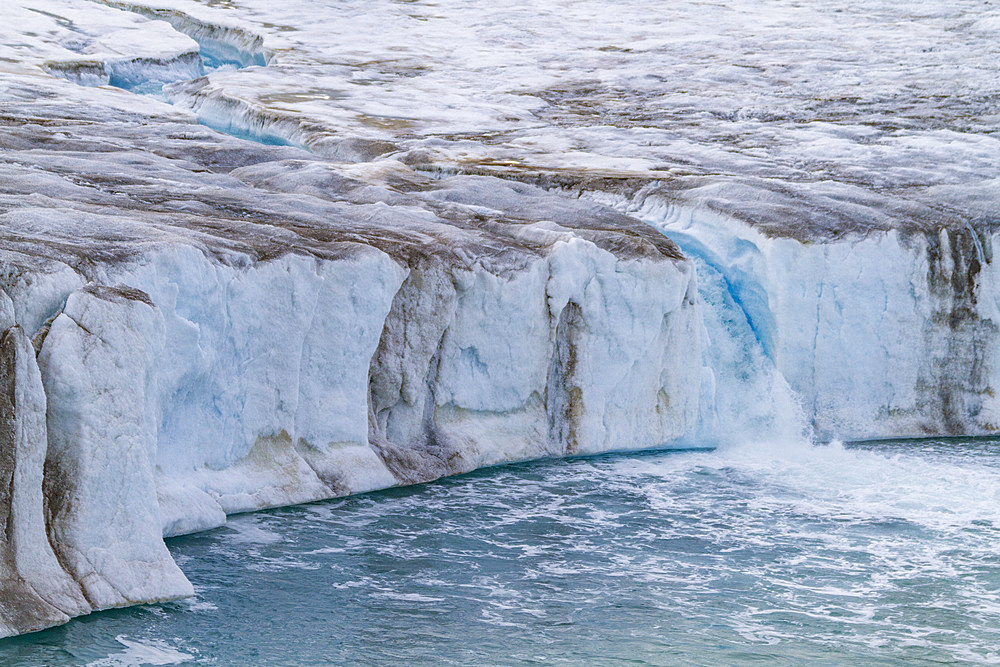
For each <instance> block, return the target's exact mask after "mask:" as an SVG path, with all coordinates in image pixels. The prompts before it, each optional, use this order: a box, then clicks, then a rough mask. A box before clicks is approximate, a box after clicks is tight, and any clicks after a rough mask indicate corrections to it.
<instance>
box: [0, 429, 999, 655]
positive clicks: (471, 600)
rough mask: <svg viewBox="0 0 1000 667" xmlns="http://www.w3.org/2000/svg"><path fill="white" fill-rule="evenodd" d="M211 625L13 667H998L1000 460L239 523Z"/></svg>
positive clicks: (205, 552) (829, 461) (103, 619)
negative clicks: (968, 665)
mask: <svg viewBox="0 0 1000 667" xmlns="http://www.w3.org/2000/svg"><path fill="white" fill-rule="evenodd" d="M169 546H170V549H171V551H172V552H173V554H174V556H175V557H176V558H177V560H178V562H179V563H180V565H181V567H182V568H183V569H184V570H185V572H186V573H187V575H188V576H189V577H190V579H191V581H192V582H193V583H194V584H195V587H196V589H197V590H198V597H197V598H196V599H195V600H193V601H188V602H181V603H170V604H163V605H149V606H144V607H139V608H133V609H124V610H115V611H110V612H104V613H99V614H95V615H92V616H89V617H85V618H80V619H77V620H74V621H72V622H70V623H69V624H68V625H66V626H64V627H60V628H55V629H51V630H47V631H45V632H42V633H38V634H34V635H28V636H24V637H18V638H14V639H12V640H7V641H6V642H5V643H4V644H3V645H2V646H0V660H2V662H3V664H5V665H19V664H32V665H35V664H46V665H69V664H89V665H137V664H152V665H168V664H210V665H248V664H255V665H256V664H269V665H318V664H329V663H358V662H360V663H376V662H378V663H395V664H414V663H420V664H457V663H464V664H467V663H478V664H515V663H517V664H523V663H528V664H531V663H544V664H549V663H569V664H574V663H575V664H583V663H586V664H612V663H614V664H621V663H631V664H657V665H659V664H691V665H701V664H705V665H709V664H712V665H715V664H733V663H750V662H766V663H768V664H806V663H808V664H824V663H825V664H845V663H853V664H859V663H863V664H902V663H905V664H938V663H941V662H961V661H972V662H983V663H1000V442H997V441H983V440H954V441H940V440H933V441H932V440H928V441H922V442H913V441H910V442H884V443H876V444H864V445H854V446H847V447H844V446H841V445H838V444H833V445H827V446H818V447H804V446H802V447H791V446H790V447H775V446H770V447H768V446H760V445H757V446H750V445H747V446H745V447H742V448H730V449H727V450H717V451H713V452H704V451H703V452H673V453H667V452H663V453H654V454H620V455H612V456H605V457H598V458H590V459H574V460H566V461H543V462H536V463H529V464H522V465H516V466H509V467H504V468H498V469H492V470H487V471H482V472H477V473H473V474H470V475H465V476H463V477H458V478H453V479H447V480H443V481H439V482H435V483H432V484H425V485H421V486H415V487H410V488H403V489H393V490H389V491H383V492H378V493H373V494H368V495H363V496H355V497H349V498H344V499H340V500H335V501H329V502H323V503H317V504H312V505H306V506H301V507H293V508H287V509H280V510H273V511H269V512H262V513H259V514H253V515H243V516H239V517H233V518H232V519H231V521H230V523H229V525H228V526H226V527H224V528H220V529H217V530H214V531H210V532H206V533H202V534H198V535H192V536H187V537H182V538H177V539H174V540H171V541H169Z"/></svg>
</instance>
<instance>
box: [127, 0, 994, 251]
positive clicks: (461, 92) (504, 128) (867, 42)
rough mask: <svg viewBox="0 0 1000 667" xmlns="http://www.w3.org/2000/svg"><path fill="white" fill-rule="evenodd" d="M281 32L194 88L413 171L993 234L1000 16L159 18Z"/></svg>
mask: <svg viewBox="0 0 1000 667" xmlns="http://www.w3.org/2000/svg"><path fill="white" fill-rule="evenodd" d="M129 4H132V5H135V4H153V5H154V6H156V7H160V8H164V7H169V8H172V9H173V10H174V11H177V12H187V13H188V14H190V15H192V16H196V17H198V18H199V19H200V20H203V21H204V20H208V21H216V22H219V23H226V22H229V23H233V22H241V23H242V24H243V25H246V26H249V27H250V28H251V29H252V30H254V31H256V32H257V33H259V34H261V35H263V37H264V40H263V44H264V47H266V48H267V50H268V53H269V55H271V56H273V57H272V58H271V60H270V66H269V67H267V68H249V69H244V70H240V71H235V72H218V73H215V74H213V75H212V76H210V77H208V78H206V79H199V80H197V81H195V82H193V83H191V84H189V85H186V86H180V87H179V90H177V91H175V95H176V98H177V101H178V102H180V103H181V104H189V105H191V106H193V107H202V106H203V105H205V104H208V105H209V106H210V103H211V102H212V101H213V100H214V101H215V102H219V101H221V100H233V99H238V100H242V101H243V102H245V103H248V104H250V105H251V106H252V107H253V108H254V109H255V110H257V111H258V112H261V113H265V114H268V115H269V116H270V117H272V118H290V119H292V120H293V121H294V122H295V123H297V124H298V127H299V129H300V130H301V135H302V136H303V137H304V143H306V144H307V145H310V146H311V147H313V148H314V149H315V150H317V151H319V152H322V151H323V150H324V148H325V147H326V148H328V145H327V144H328V143H329V142H330V136H329V135H330V134H331V132H335V133H336V134H338V136H343V135H345V134H347V135H351V136H355V137H362V138H365V139H367V140H371V141H376V142H386V143H387V146H386V147H385V148H384V149H381V150H385V151H387V152H390V153H395V154H396V156H397V157H401V158H402V159H404V160H405V161H407V162H408V163H410V164H417V165H422V164H430V165H445V166H450V167H457V168H459V169H462V170H466V171H468V172H472V173H500V174H504V175H506V176H509V177H512V178H518V179H523V180H529V181H541V182H543V183H546V184H557V185H566V186H570V187H582V188H597V189H611V190H615V191H621V192H624V193H626V194H633V193H635V192H636V191H637V190H639V189H640V188H642V187H643V186H646V190H645V191H646V192H648V191H656V192H658V193H659V194H661V195H663V196H666V197H668V198H670V199H672V200H674V201H679V202H681V203H686V204H692V205H701V206H707V207H710V208H713V209H715V210H719V211H721V212H724V213H727V214H730V215H734V216H736V217H739V218H742V219H744V220H746V221H748V222H750V223H752V224H754V225H756V226H758V227H759V228H761V229H762V231H765V232H767V233H772V234H778V235H786V234H789V235H793V236H798V237H800V238H813V237H822V238H829V237H838V236H841V235H843V234H844V233H851V232H865V231H867V230H870V229H886V228H893V227H903V228H907V227H912V228H916V229H926V228H934V227H936V226H938V225H955V226H967V225H970V224H971V225H974V226H977V227H993V226H995V225H996V223H997V222H998V221H1000V218H998V216H997V213H996V206H995V204H996V202H997V201H998V200H1000V135H998V124H1000V115H998V109H1000V107H998V101H1000V69H998V68H997V67H996V63H997V62H998V61H1000V39H998V36H1000V35H998V33H1000V4H998V3H996V2H992V1H990V2H982V1H980V0H975V1H974V0H948V1H940V0H923V1H917V2H906V3H900V2H890V1H885V0H874V1H872V0H833V1H832V2H825V3H801V2H797V1H794V0H768V1H764V0H738V1H727V2H722V1H719V2H700V1H694V0H688V1H684V2H670V3H663V2H649V1H647V0H628V1H626V2H610V1H609V0H582V1H579V0H555V1H553V2H546V3H534V4H531V3H528V4H525V3H516V2H510V1H507V0H500V1H498V2H483V1H482V0H468V1H463V2H434V1H417V2H397V1H394V0H375V1H368V0H346V1H343V0H337V1H336V2H333V1H330V0H326V1H320V2H316V1H313V0H289V1H287V2H282V3H274V2H271V1H270V0H225V1H224V2H220V1H218V0H160V2H156V3H152V0H141V2H139V3H129Z"/></svg>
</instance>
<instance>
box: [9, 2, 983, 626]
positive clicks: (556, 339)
mask: <svg viewBox="0 0 1000 667" xmlns="http://www.w3.org/2000/svg"><path fill="white" fill-rule="evenodd" d="M556 4H557V5H558V10H559V12H561V13H560V14H559V15H558V20H557V18H556V17H557V15H556V14H551V13H548V12H547V11H541V10H535V12H536V13H535V14H533V15H532V16H530V17H529V18H528V19H526V18H525V17H523V16H520V17H519V16H515V15H516V14H518V12H519V11H527V10H518V9H517V8H514V7H511V6H508V5H506V4H504V3H498V4H497V5H496V7H493V8H491V9H490V10H489V11H486V12H482V11H479V10H476V9H470V8H466V7H462V8H452V9H451V10H450V11H451V12H452V14H451V15H450V16H449V17H448V20H447V21H445V22H442V21H439V20H437V19H439V18H441V17H438V16H436V15H434V14H433V12H432V11H431V9H429V8H426V7H423V6H416V5H414V6H413V7H411V8H410V10H409V11H412V12H415V14H414V16H416V19H419V20H416V19H414V16H410V15H407V14H401V13H399V12H400V11H401V10H399V9H398V8H396V7H395V6H394V5H392V3H382V2H379V3H374V5H371V3H360V2H351V3H343V6H342V7H339V8H338V9H337V11H336V12H331V13H329V14H328V15H324V16H323V17H320V18H317V17H315V16H314V12H313V11H312V10H311V9H310V5H309V3H290V4H289V6H287V7H286V6H282V7H277V8H276V7H272V6H271V4H270V3H267V2H265V1H264V0H246V2H241V3H235V4H232V3H224V4H223V5H222V6H221V7H220V6H213V3H208V5H206V4H203V3H199V2H196V1H195V0H162V1H161V2H151V1H146V0H144V1H143V2H121V1H118V0H108V1H107V2H90V1H87V0H70V1H66V2H56V1H55V0H17V1H16V2H15V3H14V4H13V6H12V7H11V15H12V17H13V18H12V20H11V21H9V22H8V23H7V24H6V26H5V27H3V28H0V35H2V36H3V39H2V40H0V72H2V77H0V234H2V243H0V290H2V291H0V335H2V336H3V337H2V339H0V363H2V364H3V374H2V376H3V377H4V381H5V382H6V387H7V391H6V393H5V394H4V396H5V399H4V403H3V410H4V411H5V415H6V417H5V419H4V421H3V424H4V430H3V434H2V435H3V442H4V446H3V448H2V450H0V456H2V457H3V460H4V465H3V466H2V468H0V469H2V470H3V471H4V474H5V476H6V479H7V483H6V484H4V485H0V488H3V489H4V495H3V499H2V500H0V506H2V507H4V508H6V511H7V515H8V517H9V520H8V531H7V533H6V534H5V536H4V537H3V538H2V541H0V550H2V553H3V556H4V558H3V567H4V570H3V575H2V577H0V585H2V586H3V587H4V588H3V593H2V595H0V600H2V604H0V635H3V636H5V635H11V634H18V633H23V632H28V631H32V630H37V629H41V628H44V627H49V626H52V625H56V624H59V623H64V622H66V621H67V620H68V619H69V618H71V617H74V616H79V615H82V614H85V613H89V612H90V611H93V610H98V609H107V608H111V607H118V606H124V605H129V604H138V603H143V602H151V601H157V600H165V599H176V598H183V597H187V596H190V595H192V594H193V590H194V589H193V587H192V585H191V583H190V582H189V581H188V580H187V579H186V577H185V576H184V574H183V573H182V572H181V570H180V569H179V568H178V566H177V564H176V563H174V561H173V559H172V558H171V556H170V553H169V551H168V550H167V548H166V546H165V544H164V542H163V538H164V537H165V536H173V535H181V534H186V533H190V532H194V531H199V530H205V529H209V528H213V527H216V526H220V525H223V524H224V523H225V522H226V516H227V515H229V514H233V513H239V512H247V511H253V510H257V509H262V508H268V507H276V506H281V505H288V504H295V503H304V502H309V501H314V500H320V499H326V498H331V497H336V496H341V495H346V494H352V493H362V492H366V491H371V490H375V489H381V488H386V487H391V486H395V485H401V484H413V483H418V482H423V481H428V480H433V479H437V478H440V477H442V476H446V475H453V474H459V473H463V472H468V471H471V470H474V469H476V468H481V467H485V466H492V465H497V464H501V463H506V462H512V461H522V460H527V459H533V458H540V457H551V456H566V455H586V454H595V453H600V452H606V451H613V450H620V449H643V448H659V447H712V446H719V447H725V446H727V445H729V444H732V443H735V442H745V441H747V440H750V441H761V442H764V441H769V442H773V441H780V442H801V441H804V440H807V439H809V438H816V439H821V440H822V439H833V438H839V439H863V438H878V437H889V436H906V435H913V436H919V435H927V434H971V435H979V434H995V433H997V432H998V430H1000V404H998V399H997V396H996V391H995V388H996V387H997V386H1000V364H998V363H997V360H996V359H995V356H996V355H995V352H994V351H995V349H996V347H997V345H998V342H1000V339H998V322H1000V319H998V318H1000V295H998V294H997V292H996V289H997V287H996V286H997V285H998V280H1000V276H998V275H996V271H997V269H996V268H995V265H994V263H993V250H992V249H993V246H994V239H995V237H996V235H997V233H998V231H997V230H998V229H1000V225H997V221H998V219H997V218H996V207H995V204H996V202H997V201H998V200H1000V197H998V195H1000V180H998V179H997V176H996V174H997V173H1000V171H998V168H1000V162H998V157H997V156H1000V151H998V150H997V149H998V148H1000V145H998V143H997V142H998V138H997V136H996V133H995V132H994V131H991V130H990V129H989V127H990V126H989V121H990V118H992V116H990V113H991V112H990V107H989V104H987V103H986V102H983V100H989V99H992V98H991V97H990V95H994V94H996V92H997V91H998V90H1000V84H997V82H996V77H995V72H994V73H993V74H990V73H988V72H989V71H992V70H989V68H987V67H985V66H982V64H983V63H987V64H988V63H989V62H990V60H989V59H990V58H992V57H994V55H995V51H996V45H995V44H994V43H993V42H991V41H990V35H992V34H993V32H992V31H994V29H995V24H994V23H991V22H990V21H991V19H990V17H989V16H985V17H980V18H979V19H978V20H977V22H975V23H974V24H973V25H972V26H971V27H970V28H969V34H971V35H972V38H969V39H964V38H963V39H959V38H958V37H954V36H951V37H949V36H948V35H949V34H950V33H949V32H948V30H949V27H950V26H951V25H952V24H953V22H954V21H955V20H957V19H956V16H964V14H963V12H964V11H965V9H966V8H965V6H964V4H963V3H953V4H952V5H949V6H948V7H947V8H943V9H940V11H938V12H937V13H934V12H925V13H921V12H922V10H920V9H919V8H916V9H911V10H901V9H894V10H891V11H896V12H900V11H904V12H905V11H911V12H914V14H915V15H914V16H913V17H911V18H913V22H912V25H910V27H907V25H904V24H905V22H901V24H900V25H898V26H897V25H895V24H893V26H894V27H893V28H892V30H891V31H890V38H889V39H886V40H885V41H884V42H883V45H884V49H885V53H883V54H882V55H881V57H880V58H879V59H876V62H874V63H863V64H865V65H869V66H871V68H872V69H871V70H870V72H869V74H870V73H871V72H874V74H871V79H872V80H867V79H864V78H862V77H860V74H859V71H860V70H859V69H858V66H859V63H858V62H856V61H854V60H850V59H847V60H845V61H844V63H846V64H842V65H841V66H840V69H839V70H838V73H839V76H840V78H839V79H835V80H833V81H827V82H826V84H825V87H823V88H822V89H817V87H816V85H817V84H815V83H812V81H813V79H812V78H811V77H814V76H815V75H816V74H817V73H818V72H820V71H824V70H823V69H822V68H819V69H817V68H818V67H819V66H818V65H816V63H817V62H825V58H827V57H828V56H829V55H830V54H829V53H827V52H825V51H823V49H824V48H829V47H828V45H827V46H824V44H822V43H818V42H813V41H810V40H809V39H808V35H804V34H803V33H802V29H801V28H800V27H798V26H803V25H806V26H808V29H809V30H812V31H816V30H819V31H827V32H829V33H830V34H837V35H840V34H841V33H840V31H839V26H840V24H839V23H837V21H838V20H840V19H838V18H837V17H835V16H833V15H832V14H830V13H828V12H827V11H826V10H820V9H809V8H803V7H799V6H798V5H797V4H796V3H792V2H780V3H777V4H776V5H775V7H774V8H773V11H772V12H771V13H770V14H768V15H767V16H766V17H765V19H766V20H764V21H763V22H762V23H761V24H760V26H759V29H760V35H757V36H754V37H752V38H750V37H746V38H745V40H746V41H745V42H744V43H743V44H742V46H741V48H742V49H743V51H742V52H741V53H742V56H741V57H742V58H743V60H742V61H740V62H739V63H737V64H736V65H733V64H731V63H721V64H720V63H719V62H717V60H716V58H715V57H714V56H712V55H706V54H710V53H711V52H712V50H713V48H715V47H719V46H720V44H722V43H725V40H727V39H728V38H729V37H732V36H733V35H738V34H742V33H741V32H740V31H741V29H742V28H741V26H742V25H743V22H744V21H745V19H746V15H745V12H746V11H747V10H745V9H744V10H732V11H729V10H727V11H725V12H723V11H722V10H718V12H722V13H721V14H720V13H715V14H713V13H712V12H709V11H707V10H704V11H703V10H698V9H696V8H694V7H693V5H691V4H689V3H679V4H678V5H677V6H676V7H673V8H667V9H664V10H663V12H662V14H660V15H657V16H656V17H654V18H655V20H654V21H648V20H646V19H648V18H649V16H648V14H647V13H646V10H645V9H643V8H641V7H638V6H636V7H633V6H631V5H629V6H627V7H624V8H623V9H622V14H621V16H619V17H617V18H616V19H615V20H616V21H617V23H616V24H615V27H616V31H617V32H616V34H617V35H618V38H619V40H620V42H621V44H624V43H628V44H631V45H632V46H631V47H629V48H625V47H624V46H621V44H618V43H616V44H608V43H605V42H606V41H607V40H608V37H607V36H606V35H604V34H603V33H601V32H600V31H594V30H593V29H592V25H593V22H594V20H595V17H600V16H601V15H600V13H599V11H598V6H597V5H596V4H594V3H566V2H560V3H556ZM856 4H857V3H853V2H850V1H848V0H843V1H842V2H840V3H839V5H843V6H844V7H840V8H841V9H843V8H845V7H846V8H847V9H852V8H856ZM839 5H838V6H839ZM373 7H374V8H373ZM880 7H881V5H880ZM552 11H555V10H552ZM830 11H831V12H832V11H833V10H830ZM880 11H884V12H889V13H891V11H890V10H888V9H885V8H882V9H880ZM425 14H426V15H425ZM875 14H878V12H876V13H875ZM994 18H996V17H994ZM411 19H412V20H411ZM793 19H794V20H793ZM853 20H854V22H855V23H854V24H853V25H852V26H851V27H852V29H853V30H855V31H856V33H857V34H858V35H861V36H863V37H865V36H867V37H872V36H874V35H878V36H883V33H882V32H875V31H881V30H883V29H884V27H885V26H884V24H883V23H880V22H879V21H878V16H877V15H873V16H867V15H866V16H861V17H855V18H854V19H853ZM525 21H527V23H525ZM521 24H525V25H526V24H530V25H532V26H533V32H531V31H521V30H518V29H516V27H515V26H516V25H521ZM996 25H1000V24H996ZM692 26H694V27H695V28H697V30H698V31H700V32H698V34H700V35H701V36H702V37H703V38H704V40H705V43H704V44H701V45H700V46H698V47H697V50H692V49H693V48H694V47H692V46H691V39H690V37H689V35H687V33H686V32H685V31H686V30H689V29H690V28H691V27H692ZM912 26H919V27H920V28H921V29H923V30H925V31H927V32H928V33H932V34H934V35H936V36H939V37H941V40H940V42H939V44H938V49H939V50H938V52H937V53H938V55H935V56H928V58H930V61H928V60H927V58H925V59H924V60H923V61H918V60H917V59H916V58H911V59H907V58H909V57H910V56H911V55H913V52H914V51H913V50H914V49H916V48H917V47H916V46H915V45H914V43H913V40H912V39H911V38H912V34H911V33H910V32H907V30H916V28H914V27H912ZM786 31H790V32H788V34H786ZM529 32H531V34H529ZM374 35H378V39H375V38H374ZM779 35H781V36H783V37H784V38H785V39H782V40H781V41H780V42H775V41H774V40H775V39H776V37H777V36H779ZM332 37H336V39H333V38H332ZM758 40H764V43H768V44H777V46H775V47H774V48H776V49H778V51H777V52H778V53H780V54H782V55H783V56H786V57H787V58H788V59H789V62H790V61H791V60H793V59H794V58H800V59H801V62H802V63H804V65H802V67H801V68H800V69H799V70H795V69H793V68H789V67H777V66H775V65H774V63H773V62H772V61H771V60H769V58H770V56H769V55H768V54H769V53H774V51H773V50H772V51H768V50H767V49H763V50H762V49H761V48H760V44H759V43H758ZM767 40H772V42H768V41H767ZM461 43H467V44H471V45H472V46H471V47H470V48H459V45H460V44H461ZM837 44H838V45H839V44H840V43H839V42H837ZM526 45H527V46H526ZM840 46H843V45H840ZM848 46H849V45H848ZM959 57H963V58H967V59H968V62H970V63H972V64H971V65H969V67H970V68H972V69H975V68H977V67H979V68H980V69H983V70H984V71H987V73H986V74H982V75H978V76H977V77H976V78H974V79H973V83H974V84H975V85H976V86H978V87H979V88H977V92H976V95H975V96H972V98H969V96H968V95H966V92H967V91H966V90H964V89H962V90H959V92H958V93H957V94H956V92H955V91H954V90H952V89H951V88H950V87H949V86H951V85H952V84H951V81H952V79H949V78H948V77H945V76H942V75H940V73H939V72H938V70H935V76H934V77H933V78H932V79H931V80H932V81H933V82H934V84H933V86H932V88H933V89H932V90H930V91H929V92H928V91H924V92H927V95H928V97H926V98H925V97H921V98H919V100H917V102H915V103H913V104H911V105H909V106H908V105H906V104H903V105H900V104H898V102H899V100H900V99H902V96H904V95H905V94H906V90H912V89H918V90H921V91H922V90H923V89H922V88H921V86H923V87H927V86H929V85H931V84H928V83H927V81H928V79H927V76H926V71H925V70H924V69H921V68H922V67H928V66H931V65H933V66H935V67H938V68H941V67H945V68H946V69H947V66H949V63H951V62H952V60H955V59H957V58H959ZM574 58H575V59H576V60H573V59H574ZM571 60H572V61H573V62H575V63H576V64H575V65H573V66H570V65H568V64H567V63H568V62H570V61H571ZM665 60H666V61H668V62H673V63H674V64H676V65H677V68H676V69H675V70H674V76H675V79H671V78H670V77H666V76H661V75H660V74H659V72H660V71H661V70H662V65H663V62H664V61H665ZM900 62H905V63H907V66H906V68H905V71H902V72H897V71H894V69H893V68H894V67H895V66H896V65H897V64H898V63H900ZM580 63H583V64H584V65H585V66H584V65H580ZM928 63H929V64H928ZM808 65H813V66H814V67H813V69H810V68H809V67H808ZM699 66H701V67H702V69H698V67H699ZM779 70H780V71H779ZM635 72H647V73H650V74H648V75H642V76H639V75H636V74H635ZM747 72H750V73H751V74H747ZM588 73H589V74H588ZM890 75H891V76H890ZM581 76H582V77H584V78H583V79H580V78H579V77H581ZM587 76H592V77H596V79H594V80H591V79H587V78H586V77H587ZM782 77H784V78H782ZM852 77H853V78H852ZM893 77H896V78H898V79H899V81H898V82H897V81H895V79H894V78H893ZM779 79H780V80H785V79H790V80H792V81H793V83H794V85H793V86H792V92H789V93H787V95H785V94H771V93H765V92H762V91H771V90H774V89H775V87H774V85H773V84H774V81H775V80H779ZM748 85H749V86H750V88H749V89H750V90H752V91H754V92H753V93H752V94H750V93H748V92H747V90H748ZM893 86H896V87H893ZM907 86H909V88H907ZM934 86H937V87H934ZM887 91H889V92H887ZM890 93H891V94H890ZM769 95H770V96H769ZM748 96H749V97H748ZM935 96H937V98H940V99H944V100H945V101H946V102H947V103H946V104H942V105H941V106H940V107H935V106H934V105H933V104H932V103H931V102H928V101H927V100H928V99H930V100H933V99H937V98H935ZM967 98H968V99H967ZM859 100H860V102H859ZM887 100H888V101H887ZM976 100H979V101H978V102H977V101H976ZM862 102H864V103H862ZM901 106H902V108H903V111H901V112H897V111H894V110H895V109H897V108H899V107H901ZM890 110H893V111H891V113H890Z"/></svg>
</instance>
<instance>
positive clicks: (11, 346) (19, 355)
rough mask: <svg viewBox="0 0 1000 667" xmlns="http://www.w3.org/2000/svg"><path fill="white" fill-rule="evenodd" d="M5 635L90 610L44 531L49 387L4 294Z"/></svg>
mask: <svg viewBox="0 0 1000 667" xmlns="http://www.w3.org/2000/svg"><path fill="white" fill-rule="evenodd" d="M0 331H4V334H3V335H2V336H0V515H2V517H3V523H2V529H0V636H8V635H12V634H19V633H22V632H30V631H32V630H40V629H42V628H46V627H49V626H52V625H58V624H60V623H65V622H66V621H68V620H69V618H70V617H71V616H78V615H80V614H85V613H87V612H89V611H90V605H89V604H88V603H87V601H86V600H85V599H84V597H83V595H82V594H81V592H80V587H79V586H77V584H76V583H75V582H74V581H73V580H72V579H71V578H70V577H69V575H68V574H66V572H65V571H64V570H63V569H62V567H60V565H59V562H58V561H57V560H56V556H55V554H54V553H53V552H52V548H51V547H50V546H49V542H48V538H47V537H46V534H45V514H44V508H43V500H42V475H43V468H44V465H45V449H46V430H45V392H44V390H43V388H42V378H41V375H40V373H39V371H38V366H37V364H36V363H35V351H34V349H32V347H31V342H30V341H29V340H28V337H27V336H26V335H25V334H24V332H23V331H22V330H21V328H20V327H19V326H16V325H14V311H13V306H12V304H11V302H10V299H9V298H8V297H7V295H6V294H3V293H0Z"/></svg>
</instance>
